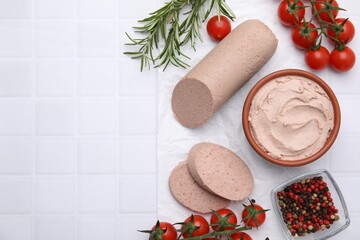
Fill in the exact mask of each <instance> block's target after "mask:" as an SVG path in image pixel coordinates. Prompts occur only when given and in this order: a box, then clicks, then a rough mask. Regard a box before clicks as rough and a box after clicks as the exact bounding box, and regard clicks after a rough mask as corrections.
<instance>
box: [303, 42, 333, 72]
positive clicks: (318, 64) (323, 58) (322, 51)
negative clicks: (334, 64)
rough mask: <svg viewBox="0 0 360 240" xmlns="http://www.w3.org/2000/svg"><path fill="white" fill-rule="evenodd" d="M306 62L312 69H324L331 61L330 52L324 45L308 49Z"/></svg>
mask: <svg viewBox="0 0 360 240" xmlns="http://www.w3.org/2000/svg"><path fill="white" fill-rule="evenodd" d="M305 62H306V64H307V65H308V66H309V67H310V68H311V69H314V70H322V69H324V68H325V67H327V65H329V63H330V53H329V51H328V50H327V49H326V48H325V47H323V46H320V48H319V49H316V50H312V49H310V50H307V51H306V53H305Z"/></svg>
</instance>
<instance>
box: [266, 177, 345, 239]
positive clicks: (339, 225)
mask: <svg viewBox="0 0 360 240" xmlns="http://www.w3.org/2000/svg"><path fill="white" fill-rule="evenodd" d="M319 176H322V177H323V180H324V181H325V182H326V183H327V186H328V188H329V191H330V193H331V197H332V199H333V203H334V205H335V207H336V208H337V209H338V210H339V212H338V215H339V217H340V219H339V220H338V221H335V222H334V223H333V224H331V227H330V228H329V229H324V230H322V231H321V230H320V231H317V232H315V233H310V234H306V235H305V236H299V237H297V238H295V237H294V236H292V235H291V233H290V231H289V230H288V228H287V226H286V224H285V222H284V219H283V217H282V214H281V210H280V206H279V204H278V198H277V193H278V192H280V191H282V190H284V189H285V187H287V186H289V185H291V184H293V183H296V182H299V181H301V180H302V179H306V178H312V177H319ZM271 201H272V205H273V209H274V212H275V215H276V218H277V219H278V222H279V224H280V226H281V229H282V231H283V233H284V235H285V236H286V238H287V239H304V240H323V239H328V238H330V237H333V236H335V235H336V234H338V233H339V232H341V231H343V230H344V229H346V228H347V227H348V226H349V225H350V217H349V212H348V209H347V207H346V203H345V200H344V197H343V195H342V193H341V191H340V189H339V187H338V185H337V184H336V182H335V180H334V178H333V177H332V176H331V175H330V173H329V172H328V171H326V170H317V171H312V172H308V173H305V174H302V175H299V176H297V177H294V178H291V179H289V180H287V181H286V182H284V183H282V184H280V185H279V186H277V187H276V188H274V189H273V190H272V191H271Z"/></svg>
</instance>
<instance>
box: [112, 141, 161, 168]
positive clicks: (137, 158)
mask: <svg viewBox="0 0 360 240" xmlns="http://www.w3.org/2000/svg"><path fill="white" fill-rule="evenodd" d="M119 148H120V156H119V161H120V171H121V172H122V173H154V174H155V173H156V159H157V158H156V137H153V136H148V137H147V136H139V137H138V136H134V137H122V138H120V143H119Z"/></svg>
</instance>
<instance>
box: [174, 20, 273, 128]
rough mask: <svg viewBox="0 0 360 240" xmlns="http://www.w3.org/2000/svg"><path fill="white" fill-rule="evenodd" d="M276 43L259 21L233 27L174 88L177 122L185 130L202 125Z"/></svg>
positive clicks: (244, 80)
mask: <svg viewBox="0 0 360 240" xmlns="http://www.w3.org/2000/svg"><path fill="white" fill-rule="evenodd" d="M277 43H278V41H277V39H276V37H275V35H274V34H273V33H272V31H271V30H270V29H269V28H268V27H267V26H266V25H265V24H264V23H262V22H261V21H259V20H248V21H245V22H243V23H241V24H240V25H239V26H237V27H236V28H235V29H234V30H232V31H231V32H230V34H229V35H228V36H227V37H226V38H224V39H223V40H222V41H221V42H220V43H219V44H218V45H217V46H216V47H215V48H214V49H213V50H212V51H211V52H209V53H208V54H207V55H206V56H205V57H204V58H203V59H202V60H201V61H200V62H199V63H198V64H197V65H196V66H195V67H194V68H193V69H192V70H191V71H190V72H189V73H188V74H187V75H186V76H185V77H184V78H183V79H182V80H181V81H180V82H179V83H178V84H177V85H176V86H175V89H174V91H173V94H172V100H171V104H172V110H173V112H174V115H175V118H176V119H177V121H179V123H180V124H182V125H183V126H185V127H188V128H196V127H200V126H202V125H203V124H204V123H206V122H207V121H208V120H209V119H210V117H211V116H212V115H213V114H214V113H215V112H216V111H217V110H218V109H219V108H220V107H221V106H222V105H223V104H224V103H225V102H226V101H227V100H228V99H229V98H230V97H231V96H233V95H234V94H235V93H236V92H237V91H238V90H239V89H240V88H241V87H242V86H243V85H244V84H245V83H246V82H247V81H248V80H249V79H250V78H251V77H252V76H253V75H254V74H255V73H256V72H257V71H259V69H260V68H261V67H262V66H263V65H265V63H266V62H267V61H268V60H269V59H270V58H271V57H272V55H273V54H274V53H275V50H276V47H277Z"/></svg>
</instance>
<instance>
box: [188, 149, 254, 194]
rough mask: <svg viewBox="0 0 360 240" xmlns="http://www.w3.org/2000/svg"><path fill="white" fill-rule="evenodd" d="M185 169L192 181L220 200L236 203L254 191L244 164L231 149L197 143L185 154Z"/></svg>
mask: <svg viewBox="0 0 360 240" xmlns="http://www.w3.org/2000/svg"><path fill="white" fill-rule="evenodd" d="M188 166H189V170H190V173H191V175H192V176H193V178H194V179H195V181H196V182H197V183H198V184H199V185H200V186H201V187H202V188H204V189H207V190H208V191H210V192H212V193H214V194H216V195H218V196H221V197H223V198H226V199H229V200H233V201H239V200H243V199H245V198H247V197H248V196H249V195H250V193H251V192H252V191H253V188H254V179H253V176H252V174H251V172H250V169H249V168H248V166H247V165H246V163H245V162H244V161H243V160H241V158H240V157H239V156H237V155H236V154H235V153H234V152H232V151H231V150H230V149H227V148H225V147H223V146H220V145H217V144H214V143H199V144H196V145H195V146H193V147H192V148H191V150H190V152H189V155H188Z"/></svg>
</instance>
